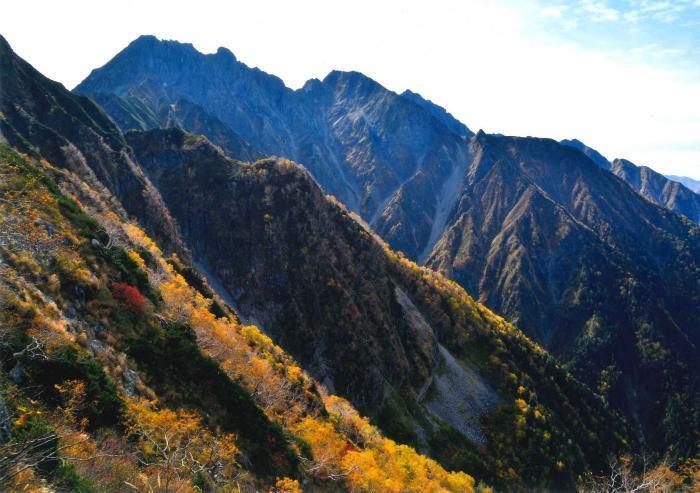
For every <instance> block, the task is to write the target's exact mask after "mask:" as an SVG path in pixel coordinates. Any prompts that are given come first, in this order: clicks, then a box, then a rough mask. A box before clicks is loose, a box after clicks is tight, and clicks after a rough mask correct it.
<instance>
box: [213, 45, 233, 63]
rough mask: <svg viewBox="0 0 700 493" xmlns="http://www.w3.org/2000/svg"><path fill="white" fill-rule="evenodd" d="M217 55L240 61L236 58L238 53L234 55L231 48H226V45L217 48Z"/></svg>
mask: <svg viewBox="0 0 700 493" xmlns="http://www.w3.org/2000/svg"><path fill="white" fill-rule="evenodd" d="M216 56H217V57H226V58H232V59H233V60H235V61H238V59H237V58H236V55H234V54H233V52H232V51H231V50H229V49H228V48H226V47H224V46H219V48H217V50H216Z"/></svg>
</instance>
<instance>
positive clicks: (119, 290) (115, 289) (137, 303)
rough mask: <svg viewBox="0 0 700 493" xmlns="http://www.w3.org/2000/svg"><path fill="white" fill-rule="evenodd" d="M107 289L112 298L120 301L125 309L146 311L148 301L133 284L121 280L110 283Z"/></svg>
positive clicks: (138, 311) (139, 311)
mask: <svg viewBox="0 0 700 493" xmlns="http://www.w3.org/2000/svg"><path fill="white" fill-rule="evenodd" d="M109 290H110V291H111V293H112V296H113V297H114V299H115V300H117V301H120V302H121V303H122V305H124V307H125V308H126V309H127V310H131V311H133V312H137V313H143V312H144V311H146V308H147V306H148V301H147V300H146V298H144V297H143V295H142V294H141V293H140V292H139V290H138V289H136V288H135V287H134V286H130V285H128V284H126V283H123V282H113V283H112V284H110V286H109Z"/></svg>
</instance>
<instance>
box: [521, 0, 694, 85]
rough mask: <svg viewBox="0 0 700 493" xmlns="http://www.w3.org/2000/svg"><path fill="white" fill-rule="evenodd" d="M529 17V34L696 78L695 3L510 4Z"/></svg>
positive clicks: (629, 0) (591, 1)
mask: <svg viewBox="0 0 700 493" xmlns="http://www.w3.org/2000/svg"><path fill="white" fill-rule="evenodd" d="M513 6H514V8H521V9H523V10H525V11H526V12H527V15H529V16H530V18H531V19H532V25H531V28H530V30H531V32H532V34H533V35H534V36H537V35H541V36H543V37H549V38H550V39H551V40H553V41H556V40H557V39H565V40H567V41H571V42H576V43H579V44H581V45H584V46H586V47H588V48H591V49H597V50H600V51H601V52H603V53H607V54H608V55H609V56H610V57H612V58H626V59H635V60H637V61H639V62H642V63H654V64H658V65H660V66H665V67H667V68H668V69H671V70H680V71H684V72H686V73H687V74H688V75H689V76H693V77H697V76H698V75H699V74H700V72H699V71H700V66H699V64H698V61H699V60H700V1H699V0H676V1H655V0H626V1H609V2H608V1H604V0H584V1H569V2H513Z"/></svg>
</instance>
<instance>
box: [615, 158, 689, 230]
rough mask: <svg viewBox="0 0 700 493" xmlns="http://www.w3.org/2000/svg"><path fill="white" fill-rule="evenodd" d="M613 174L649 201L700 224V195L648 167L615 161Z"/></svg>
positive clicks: (624, 161)
mask: <svg viewBox="0 0 700 493" xmlns="http://www.w3.org/2000/svg"><path fill="white" fill-rule="evenodd" d="M611 165H612V172H613V173H615V174H616V175H617V176H619V177H620V178H622V179H623V180H625V181H626V182H627V183H629V184H630V185H631V186H632V188H634V189H635V190H637V191H638V192H639V193H640V194H642V195H643V196H644V197H646V198H647V199H649V200H651V201H652V202H654V203H655V204H658V205H661V206H664V207H666V208H668V209H670V210H672V211H675V212H678V213H680V214H683V215H684V216H686V217H688V218H689V219H691V220H693V221H695V222H696V223H700V195H699V194H697V193H695V192H693V191H692V190H690V189H689V188H687V187H686V186H685V185H683V184H681V183H678V182H676V181H673V180H669V179H668V178H666V177H665V176H664V175H662V174H661V173H657V172H656V171H654V170H653V169H651V168H649V167H647V166H637V165H636V164H634V163H631V162H629V161H627V160H626V159H615V160H614V161H613V162H612V163H611Z"/></svg>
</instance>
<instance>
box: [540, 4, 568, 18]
mask: <svg viewBox="0 0 700 493" xmlns="http://www.w3.org/2000/svg"><path fill="white" fill-rule="evenodd" d="M567 8H568V7H567V6H566V5H550V6H549V7H544V8H542V9H541V10H540V17H551V18H555V19H561V18H562V17H563V16H564V12H565V11H566V10H567Z"/></svg>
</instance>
